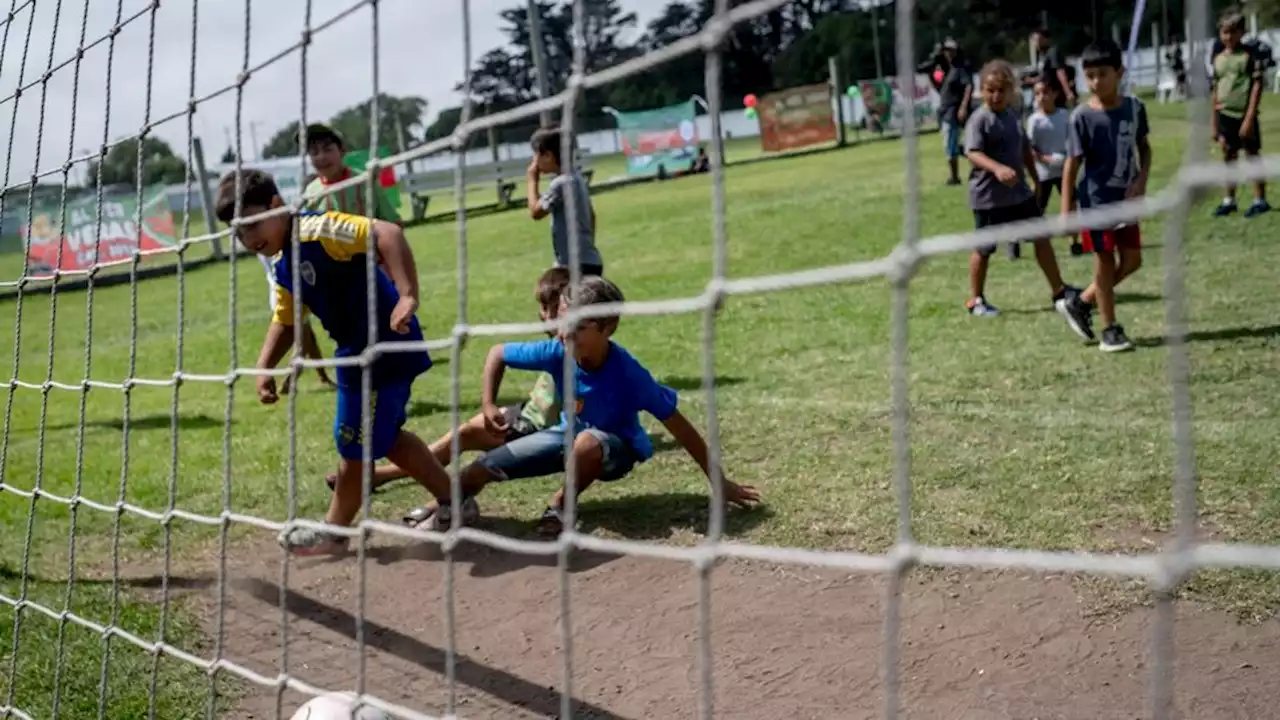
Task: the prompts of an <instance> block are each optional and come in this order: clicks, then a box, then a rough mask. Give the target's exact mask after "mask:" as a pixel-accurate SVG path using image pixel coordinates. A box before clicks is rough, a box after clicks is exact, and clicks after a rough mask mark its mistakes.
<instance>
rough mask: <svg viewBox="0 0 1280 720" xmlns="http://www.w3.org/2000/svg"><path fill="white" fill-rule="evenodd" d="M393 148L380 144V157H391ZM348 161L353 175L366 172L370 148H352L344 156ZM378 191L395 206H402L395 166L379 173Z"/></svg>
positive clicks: (344, 159) (345, 160)
mask: <svg viewBox="0 0 1280 720" xmlns="http://www.w3.org/2000/svg"><path fill="white" fill-rule="evenodd" d="M390 156H391V150H390V149H388V148H386V147H383V146H379V147H378V157H380V158H384V157H390ZM342 159H343V161H344V162H346V164H347V167H349V168H351V173H352V174H353V175H358V174H360V173H362V172H364V168H365V166H366V165H368V164H369V151H368V150H352V151H351V152H349V153H347V154H346V156H345V157H343V158H342ZM378 192H380V193H382V196H383V199H384V200H385V201H386V202H387V203H388V204H390V205H391V207H393V208H399V207H400V183H399V181H397V180H396V169H395V168H393V167H385V168H382V171H381V172H379V173H378Z"/></svg>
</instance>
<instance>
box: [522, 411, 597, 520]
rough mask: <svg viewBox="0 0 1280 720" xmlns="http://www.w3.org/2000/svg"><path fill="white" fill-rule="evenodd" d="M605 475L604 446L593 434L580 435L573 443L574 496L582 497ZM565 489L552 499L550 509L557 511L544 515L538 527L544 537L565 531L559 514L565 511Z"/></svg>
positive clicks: (557, 492) (557, 491) (561, 489)
mask: <svg viewBox="0 0 1280 720" xmlns="http://www.w3.org/2000/svg"><path fill="white" fill-rule="evenodd" d="M603 473H604V445H602V444H601V442H600V439H599V438H598V437H596V436H595V435H593V434H591V433H580V434H579V435H578V436H577V437H576V438H574V441H573V478H572V482H573V487H574V495H575V496H577V497H579V498H580V497H582V493H583V492H585V491H586V489H587V488H589V487H591V485H592V484H593V483H594V482H595V481H596V479H597V478H599V477H600V476H601V474H603ZM566 494H567V493H566V492H565V488H564V487H561V488H560V489H559V490H556V494H555V495H554V496H553V497H552V498H551V503H550V505H549V507H550V509H551V510H553V511H555V512H552V513H549V514H547V515H544V516H543V518H542V522H541V523H540V524H539V526H538V532H539V533H540V534H543V535H559V534H560V532H561V531H562V530H563V529H564V521H563V520H562V519H561V518H560V517H559V516H558V513H560V512H562V511H563V510H564V498H565V495H566Z"/></svg>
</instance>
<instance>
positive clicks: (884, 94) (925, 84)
mask: <svg viewBox="0 0 1280 720" xmlns="http://www.w3.org/2000/svg"><path fill="white" fill-rule="evenodd" d="M858 94H860V95H861V96H862V106H863V107H864V108H866V112H867V129H868V130H871V131H873V132H891V131H892V132H901V130H902V119H903V117H905V115H906V112H907V108H908V107H914V109H915V114H916V127H922V126H928V125H929V124H931V123H932V122H933V118H934V116H935V115H937V112H938V93H937V92H936V91H935V90H934V89H933V84H932V83H930V82H929V76H928V75H916V76H915V87H914V88H912V98H911V103H910V104H908V102H907V99H906V97H904V95H903V93H902V90H901V88H899V87H898V78H896V77H889V78H883V79H880V80H860V81H859V82H858Z"/></svg>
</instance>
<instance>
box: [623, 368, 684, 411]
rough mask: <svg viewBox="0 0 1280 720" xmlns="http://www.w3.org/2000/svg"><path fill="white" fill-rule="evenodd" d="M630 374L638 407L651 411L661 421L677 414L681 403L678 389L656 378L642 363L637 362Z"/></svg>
mask: <svg viewBox="0 0 1280 720" xmlns="http://www.w3.org/2000/svg"><path fill="white" fill-rule="evenodd" d="M630 375H631V388H632V391H633V392H634V393H635V399H636V409H638V410H643V411H645V412H647V413H649V414H650V415H652V416H654V417H655V418H657V419H658V421H659V422H666V421H667V420H669V419H670V418H671V416H672V415H674V414H675V412H676V406H677V405H678V403H679V396H678V395H677V394H676V391H675V390H672V389H671V388H669V387H667V386H666V385H663V384H662V383H660V382H658V381H657V380H655V379H654V378H653V374H652V373H650V372H649V371H648V370H646V369H645V368H644V366H642V365H641V364H640V363H636V364H635V366H634V367H633V368H632V372H631V373H630Z"/></svg>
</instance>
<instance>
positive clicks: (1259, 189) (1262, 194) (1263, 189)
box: [1245, 150, 1267, 202]
mask: <svg viewBox="0 0 1280 720" xmlns="http://www.w3.org/2000/svg"><path fill="white" fill-rule="evenodd" d="M1261 155H1262V153H1261V151H1259V150H1249V151H1247V152H1246V153H1245V156H1246V157H1248V158H1249V160H1250V162H1257V161H1258V160H1260V159H1261ZM1253 200H1254V202H1259V201H1261V202H1266V200H1267V181H1266V180H1258V181H1257V182H1255V183H1254V184H1253Z"/></svg>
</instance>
